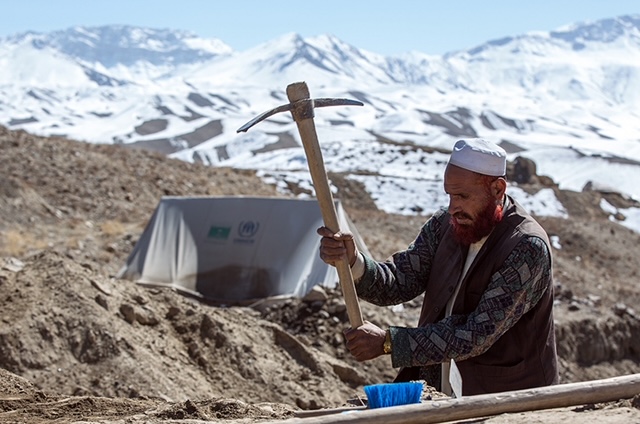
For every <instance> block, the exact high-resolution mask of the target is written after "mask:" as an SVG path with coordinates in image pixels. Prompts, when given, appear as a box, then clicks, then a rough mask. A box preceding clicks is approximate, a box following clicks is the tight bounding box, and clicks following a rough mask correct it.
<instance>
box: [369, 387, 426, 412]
mask: <svg viewBox="0 0 640 424" xmlns="http://www.w3.org/2000/svg"><path fill="white" fill-rule="evenodd" d="M422 388H423V383H421V382H408V383H388V384H373V385H370V386H364V392H365V393H366V395H367V400H368V405H369V408H371V409H374V408H384V407H386V406H396V405H408V404H412V403H420V399H421V398H422Z"/></svg>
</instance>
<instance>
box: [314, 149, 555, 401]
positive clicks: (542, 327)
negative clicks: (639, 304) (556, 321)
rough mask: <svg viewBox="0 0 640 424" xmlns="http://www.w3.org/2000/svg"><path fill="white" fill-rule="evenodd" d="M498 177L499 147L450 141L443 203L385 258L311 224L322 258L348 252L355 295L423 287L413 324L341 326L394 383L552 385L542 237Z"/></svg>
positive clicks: (394, 294)
mask: <svg viewBox="0 0 640 424" xmlns="http://www.w3.org/2000/svg"><path fill="white" fill-rule="evenodd" d="M505 175H506V153H505V151H504V150H503V149H502V148H501V147H499V146H497V145H496V144H494V143H491V142H488V141H485V140H482V139H471V140H459V141H457V142H456V143H455V146H454V148H453V151H452V153H451V156H450V159H449V163H448V164H447V167H446V170H445V174H444V189H445V192H446V193H447V194H448V196H449V207H448V209H447V210H441V211H438V212H436V213H435V214H434V215H433V216H432V217H431V218H430V219H429V220H428V221H427V222H426V223H425V224H424V225H423V227H422V229H421V231H420V234H418V236H417V237H416V239H415V240H414V241H413V243H411V244H410V245H409V247H408V248H407V250H404V251H400V252H396V253H394V254H393V255H392V256H391V257H390V258H388V259H387V260H386V261H385V262H376V261H374V260H373V259H371V258H368V257H365V256H364V255H363V254H362V253H360V252H358V251H357V249H356V248H355V244H354V242H353V236H352V235H351V234H350V233H338V234H333V233H332V232H331V231H330V230H328V229H327V228H326V227H322V228H319V229H318V234H319V235H321V236H322V240H321V246H320V257H321V258H322V260H324V261H325V262H327V263H329V264H335V262H336V261H337V260H338V259H340V258H344V257H345V255H346V257H347V258H348V260H349V263H350V264H351V268H352V273H353V276H354V281H355V283H356V290H357V292H358V297H360V298H362V299H364V300H367V301H369V302H371V303H373V304H376V305H380V306H383V305H395V304H400V303H402V302H406V301H409V300H411V299H413V298H415V297H416V296H419V295H420V294H422V293H424V302H423V305H422V311H421V314H420V319H419V322H418V326H417V327H416V328H403V327H394V326H392V327H390V328H389V329H387V330H386V331H385V330H384V329H381V328H379V327H378V326H376V325H374V324H372V323H370V322H365V323H364V324H363V325H362V326H360V327H358V328H355V329H353V328H352V329H348V330H346V331H345V338H346V344H347V348H348V349H349V350H350V352H351V353H352V354H353V355H354V356H355V358H356V359H358V360H359V361H365V360H369V359H373V358H376V357H378V356H380V355H383V354H390V355H391V361H392V365H393V366H394V367H396V368H397V367H401V370H400V372H399V374H398V377H397V378H396V381H409V380H425V381H427V383H428V384H430V385H432V386H433V387H435V388H436V389H438V390H440V391H442V392H444V393H447V394H450V395H451V394H452V392H453V395H456V396H461V395H474V394H482V393H495V392H503V391H510V390H519V389H525V388H531V387H539V386H546V385H550V384H556V383H557V382H558V370H557V357H556V346H555V335H554V325H553V311H552V308H553V281H552V268H551V265H552V263H551V249H550V245H549V240H548V237H547V234H546V233H545V231H544V230H543V229H542V227H541V226H540V225H539V224H538V223H537V222H536V221H535V220H534V219H533V218H532V217H531V216H530V215H529V214H528V213H527V212H526V211H525V210H524V209H523V208H522V207H521V206H520V205H519V204H518V203H517V202H516V201H515V200H514V199H513V198H511V197H510V196H508V195H506V188H507V182H506V177H505Z"/></svg>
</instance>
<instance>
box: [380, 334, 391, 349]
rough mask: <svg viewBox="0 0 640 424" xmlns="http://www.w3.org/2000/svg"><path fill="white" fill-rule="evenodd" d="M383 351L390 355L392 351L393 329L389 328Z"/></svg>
mask: <svg viewBox="0 0 640 424" xmlns="http://www.w3.org/2000/svg"><path fill="white" fill-rule="evenodd" d="M382 351H383V352H384V354H385V355H389V354H390V353H391V330H389V329H387V332H386V334H385V338H384V344H383V345H382Z"/></svg>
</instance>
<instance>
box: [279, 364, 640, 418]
mask: <svg viewBox="0 0 640 424" xmlns="http://www.w3.org/2000/svg"><path fill="white" fill-rule="evenodd" d="M638 394H640V374H631V375H627V376H621V377H613V378H607V379H603V380H593V381H584V382H579V383H569V384H558V385H555V386H547V387H539V388H535V389H526V390H516V391H511V392H502V393H493V394H486V395H476V396H463V397H461V398H459V399H447V400H437V401H436V400H434V401H428V402H423V403H419V404H412V405H403V406H391V407H386V408H378V409H366V410H355V411H351V412H343V408H339V409H340V413H331V410H327V414H325V415H323V416H314V417H309V418H293V419H289V420H284V421H277V423H278V424H293V423H299V424H329V423H332V424H333V423H358V424H360V423H362V424H364V423H366V424H417V423H440V422H446V421H456V420H464V419H469V418H479V417H486V416H491V415H498V414H504V413H515V412H526V411H537V410H541V409H552V408H564V407H568V406H576V405H584V404H590V403H602V402H611V401H616V400H620V399H630V398H633V397H634V396H636V395H638ZM318 412H320V411H318ZM275 423H276V422H275V421H274V424H275Z"/></svg>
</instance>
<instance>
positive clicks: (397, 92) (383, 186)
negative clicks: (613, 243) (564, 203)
mask: <svg viewBox="0 0 640 424" xmlns="http://www.w3.org/2000/svg"><path fill="white" fill-rule="evenodd" d="M296 81H306V82H307V84H308V85H309V88H310V90H311V93H312V95H313V96H314V97H346V98H352V99H356V100H360V101H362V102H363V103H364V107H333V108H323V109H321V110H319V111H318V112H317V113H316V127H317V128H318V132H319V138H320V140H321V143H322V145H323V149H324V154H325V165H326V166H327V168H329V170H331V171H335V172H345V173H347V174H350V177H349V178H353V179H357V180H359V181H361V182H362V183H363V184H364V185H365V187H367V189H368V190H369V191H370V192H371V193H372V195H373V196H374V198H375V199H377V200H378V202H379V206H380V207H381V208H384V209H386V210H389V211H392V212H400V213H415V211H426V212H429V211H432V210H434V209H435V208H436V207H438V206H440V205H441V204H442V203H443V202H445V201H446V200H445V198H444V197H443V193H442V188H441V175H442V170H443V164H444V163H445V162H446V157H447V154H446V151H447V150H449V149H450V148H451V146H452V145H453V143H454V142H455V140H456V139H457V138H461V137H477V136H479V137H486V138H488V139H492V140H495V141H497V142H500V143H502V145H503V146H504V147H505V148H506V149H507V150H508V152H509V153H510V154H511V156H512V157H513V158H515V157H516V156H518V155H520V156H524V157H528V158H531V159H533V160H534V161H535V162H536V163H537V166H538V172H539V173H540V174H545V175H549V176H551V177H552V178H553V179H554V181H556V182H557V183H559V184H560V187H561V188H565V189H571V190H581V189H582V188H583V187H584V185H585V184H586V183H587V182H589V181H591V182H593V183H596V184H599V185H606V186H612V187H615V188H616V189H618V190H620V191H622V192H623V193H626V194H628V195H630V196H632V197H635V198H637V199H640V185H638V184H637V183H636V182H635V181H637V180H638V179H640V15H632V16H621V17H617V18H612V19H606V20H601V21H597V22H587V23H579V24H573V25H570V26H567V27H564V28H560V29H558V30H556V31H552V32H535V33H527V34H521V35H516V36H509V37H505V38H503V39H499V40H492V41H488V42H486V43H484V44H480V45H478V46H477V47H474V48H471V49H469V50H465V51H458V52H451V53H448V54H446V55H443V56H433V55H426V54H423V53H420V52H411V53H406V54H404V55H402V56H398V57H385V56H383V55H379V54H376V53H374V52H369V51H365V50H362V49H359V48H357V47H355V46H352V45H349V44H347V43H345V42H343V41H341V40H339V39H337V38H336V37H334V36H331V35H321V36H317V37H313V38H302V37H300V36H299V35H297V34H285V35H283V36H281V37H279V38H277V39H274V40H269V41H267V42H265V43H263V44H261V45H258V46H255V47H254V48H252V49H249V50H246V51H242V52H236V51H232V49H231V48H230V47H229V46H227V45H226V44H224V42H222V41H221V40H217V39H202V38H199V37H197V36H195V35H193V34H189V33H186V32H182V31H174V30H154V29H147V28H136V27H129V26H107V27H98V28H85V27H75V28H71V29H68V30H65V31H57V32H52V33H48V34H38V33H33V32H29V33H24V34H18V35H15V36H12V37H8V38H4V39H0V123H1V124H3V125H6V126H7V127H9V128H11V129H24V130H26V131H29V132H32V133H36V134H40V135H65V136H68V137H70V138H75V139H79V140H84V141H87V142H94V143H123V144H128V145H131V146H135V147H145V148H150V149H155V150H159V151H162V152H165V153H167V154H169V155H172V156H175V157H178V158H180V159H183V160H187V161H203V162H205V163H207V164H210V165H212V166H235V167H246V168H254V169H259V170H261V172H262V173H263V174H264V176H265V178H267V179H270V181H274V182H275V183H278V184H281V185H282V187H283V189H284V187H285V186H286V184H285V183H286V182H287V181H288V182H292V181H295V182H297V183H299V184H302V185H309V177H308V175H307V171H306V163H305V160H304V152H303V150H302V148H301V147H300V143H299V137H298V135H297V129H296V127H295V125H294V124H293V123H292V120H291V117H290V116H289V115H288V114H280V115H275V116H273V117H272V118H269V119H268V120H266V121H264V122H262V123H261V124H260V125H257V126H256V127H254V128H252V129H251V130H250V131H249V132H247V133H246V134H245V133H242V134H238V133H237V132H236V130H237V129H238V128H239V127H240V126H241V125H242V124H244V123H245V122H247V121H249V120H250V119H252V118H253V117H254V116H256V115H258V114H260V113H262V112H264V111H266V110H268V109H271V108H273V107H276V106H279V105H281V104H283V103H286V102H287V97H286V94H285V89H286V86H287V85H288V84H290V83H292V82H296ZM412 146H414V147H415V148H414V147H412ZM443 152H444V153H443ZM389 187H396V188H397V189H398V190H400V191H399V192H398V191H396V192H395V193H396V195H397V199H396V198H394V194H392V193H394V192H393V191H389V190H388V189H387V188H389ZM514 189H517V187H516V188H514ZM427 193H431V195H427ZM526 196H527V195H525V194H523V197H526ZM547 203H549V202H547ZM554 210H556V211H557V213H562V208H561V205H558V207H557V208H554Z"/></svg>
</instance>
